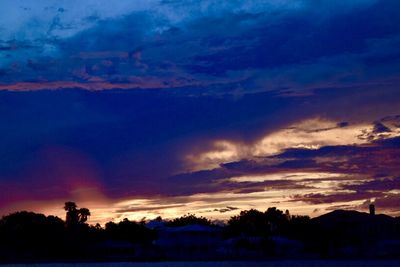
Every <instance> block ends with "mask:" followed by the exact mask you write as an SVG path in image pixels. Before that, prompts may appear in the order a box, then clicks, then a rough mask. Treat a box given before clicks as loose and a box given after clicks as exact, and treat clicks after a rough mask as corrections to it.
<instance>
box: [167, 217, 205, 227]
mask: <svg viewBox="0 0 400 267" xmlns="http://www.w3.org/2000/svg"><path fill="white" fill-rule="evenodd" d="M190 224H200V225H208V226H210V225H212V223H211V221H210V220H208V219H207V218H205V217H197V216H196V215H194V214H186V215H183V216H182V217H179V218H175V219H173V220H172V221H169V222H167V226H171V227H178V226H185V225H190Z"/></svg>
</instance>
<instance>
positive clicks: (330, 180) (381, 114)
mask: <svg viewBox="0 0 400 267" xmlns="http://www.w3.org/2000/svg"><path fill="white" fill-rule="evenodd" d="M0 190H1V194H0V214H1V215H4V214H7V213H9V212H12V211H16V210H22V209H27V210H33V211H37V212H44V213H46V214H57V215H59V216H62V215H63V210H62V206H63V203H64V202H65V201H67V200H72V201H75V202H77V203H78V205H79V206H85V207H87V208H89V209H90V210H91V211H92V217H91V220H90V222H91V223H95V222H102V223H103V222H105V221H108V220H116V221H118V220H120V219H122V218H125V217H126V218H130V219H140V218H143V217H146V218H148V219H151V218H154V217H156V216H158V215H161V216H162V217H164V218H171V217H175V216H179V215H182V214H186V213H188V212H190V213H195V214H196V215H201V216H207V217H210V218H212V219H226V218H229V217H230V216H232V215H236V214H237V213H238V212H239V211H240V210H245V209H250V208H257V209H260V210H265V209H266V208H268V207H270V206H276V207H278V208H280V209H289V210H290V211H291V213H295V214H308V215H310V216H317V215H319V214H322V213H325V212H328V211H330V210H332V209H339V208H341V209H357V210H361V211H365V210H366V209H367V207H368V205H369V204H370V203H372V202H374V203H375V204H376V207H377V211H378V212H380V213H388V214H392V215H400V205H399V203H400V1H398V0H381V1H379V0H353V1H331V0H320V1H314V0H269V1H236V0H232V1H208V0H204V1H199V0H198V1H196V0H192V1H190V0H187V1H183V0H182V1H180V0H157V1H153V0H143V1H141V0H137V1H125V0H120V1H109V0H79V1H76V0H65V1H50V0H42V1H28V0H25V1H22V0H1V1H0Z"/></svg>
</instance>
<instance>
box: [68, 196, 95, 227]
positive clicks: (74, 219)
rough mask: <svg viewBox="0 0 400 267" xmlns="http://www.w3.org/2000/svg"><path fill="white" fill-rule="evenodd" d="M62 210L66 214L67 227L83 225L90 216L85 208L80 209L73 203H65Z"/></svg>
mask: <svg viewBox="0 0 400 267" xmlns="http://www.w3.org/2000/svg"><path fill="white" fill-rule="evenodd" d="M64 210H65V211H66V212H67V214H66V217H65V222H66V225H67V226H72V225H78V224H84V223H86V221H87V220H88V217H89V216H90V211H89V209H87V208H80V209H78V206H77V205H76V203H75V202H72V201H68V202H65V205H64Z"/></svg>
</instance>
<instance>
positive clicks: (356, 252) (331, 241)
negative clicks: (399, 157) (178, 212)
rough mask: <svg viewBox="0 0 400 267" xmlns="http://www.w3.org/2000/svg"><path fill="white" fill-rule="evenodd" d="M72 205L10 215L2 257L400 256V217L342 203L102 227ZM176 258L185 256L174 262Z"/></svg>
mask: <svg viewBox="0 0 400 267" xmlns="http://www.w3.org/2000/svg"><path fill="white" fill-rule="evenodd" d="M67 204H68V205H67ZM70 206H71V207H72V208H69V207H70ZM66 207H67V209H66V210H67V216H66V218H67V219H66V221H63V220H61V219H60V218H57V217H54V216H47V217H46V216H45V215H43V214H35V213H30V212H18V213H14V214H11V215H8V216H5V217H3V218H2V219H1V220H0V263H6V264H10V263H21V264H25V263H38V264H41V263H51V262H69V263H73V262H75V263H77V265H74V266H80V265H81V264H80V263H82V262H104V263H106V262H110V263H115V262H143V263H140V264H139V263H137V266H146V263H145V262H153V263H149V264H148V265H149V266H176V265H178V266H179V265H182V266H187V263H185V261H189V262H190V264H192V265H193V266H201V264H204V263H201V262H208V263H207V265H205V266H231V265H232V264H233V263H231V261H234V262H235V263H234V265H233V266H241V265H240V264H243V262H246V266H248V265H249V264H250V263H249V262H248V261H250V262H251V264H252V265H250V266H303V265H304V266H309V265H310V264H314V263H315V264H317V265H318V266H321V265H320V264H322V263H323V264H324V266H331V265H330V264H334V265H332V266H336V264H338V263H343V264H349V265H350V264H351V265H352V266H353V265H354V264H355V263H357V264H367V265H358V266H375V265H377V262H379V265H382V264H383V263H384V262H383V261H384V260H397V261H400V218H393V217H390V216H386V215H375V214H374V213H371V214H368V213H360V212H356V211H345V210H337V211H333V212H331V213H328V214H325V215H322V216H320V217H317V218H313V219H310V218H308V217H305V216H291V215H290V214H289V212H285V213H284V212H282V211H280V210H278V209H276V208H269V209H268V210H267V211H265V212H261V211H257V210H248V211H242V212H241V213H240V214H239V215H238V216H234V217H232V218H231V219H230V220H229V221H228V222H227V224H225V225H216V224H213V223H212V222H210V221H209V220H207V219H206V218H203V217H196V216H194V215H187V216H183V217H180V218H176V219H174V220H172V221H165V220H162V219H161V218H158V219H156V220H153V221H147V222H146V221H141V222H134V221H129V220H127V219H125V220H123V221H121V222H119V223H114V222H110V223H107V224H106V225H105V228H103V227H101V226H99V225H97V226H90V225H88V224H86V223H85V222H86V217H84V213H85V214H86V215H88V214H90V213H89V211H88V210H87V209H79V210H78V209H76V205H75V203H72V202H67V203H66ZM81 213H82V214H81ZM298 260H300V261H298ZM309 260H313V261H309ZM325 260H328V261H325ZM339 260H344V261H343V262H339ZM355 260H364V261H355ZM381 260H382V261H381ZM177 261H180V262H183V263H179V264H178V263H172V262H177ZM222 261H223V263H221V262H222ZM166 262H167V263H166ZM199 262H200V263H199ZM211 262H217V263H211ZM78 263H79V264H78ZM393 263H394V262H388V264H393ZM396 263H399V262H396ZM163 264H164V265H163ZM165 264H167V265H165ZM168 264H169V265H168ZM170 264H174V265H170ZM196 264H200V265H196ZM210 264H211V265H210ZM212 264H214V265H212ZM215 264H217V265H215ZM260 264H261V265H260ZM299 264H300V265H299ZM301 264H303V265H301ZM368 264H372V265H368ZM87 265H88V266H90V265H89V264H87ZM111 265H112V264H111ZM117 265H118V266H119V265H121V264H117ZM128 265H129V264H128ZM317 265H316V266H317ZM95 266H102V264H96V265H95ZM104 266H107V264H105V265H104ZM132 266H135V265H132ZM344 266H347V265H344ZM387 266H393V265H387ZM398 266H400V264H399V265H398Z"/></svg>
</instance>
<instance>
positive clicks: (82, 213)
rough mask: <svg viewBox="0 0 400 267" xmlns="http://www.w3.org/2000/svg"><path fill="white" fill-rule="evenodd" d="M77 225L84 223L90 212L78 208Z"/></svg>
mask: <svg viewBox="0 0 400 267" xmlns="http://www.w3.org/2000/svg"><path fill="white" fill-rule="evenodd" d="M78 216H79V223H85V222H86V221H87V220H88V217H89V216H90V211H89V209H87V208H80V209H79V210H78Z"/></svg>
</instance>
